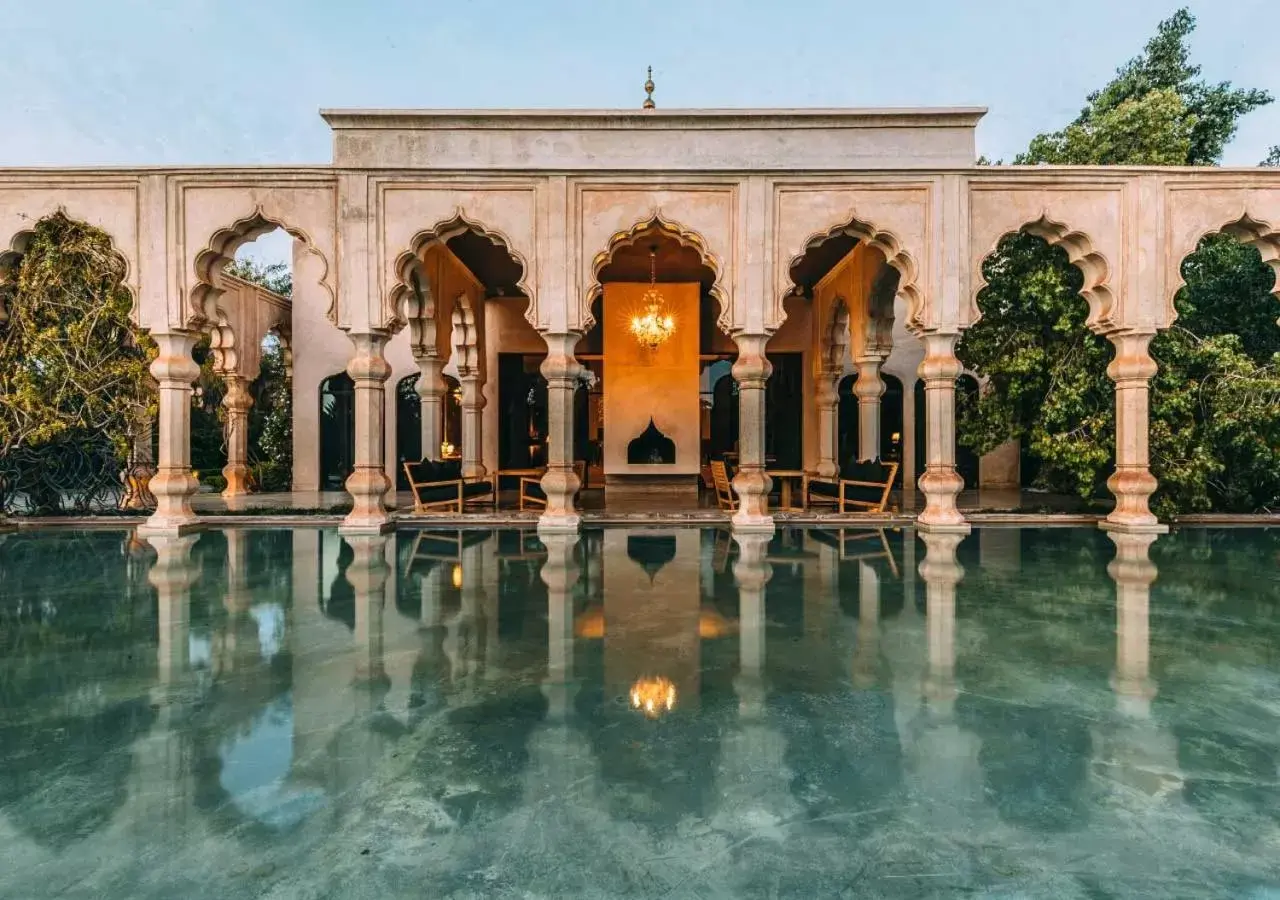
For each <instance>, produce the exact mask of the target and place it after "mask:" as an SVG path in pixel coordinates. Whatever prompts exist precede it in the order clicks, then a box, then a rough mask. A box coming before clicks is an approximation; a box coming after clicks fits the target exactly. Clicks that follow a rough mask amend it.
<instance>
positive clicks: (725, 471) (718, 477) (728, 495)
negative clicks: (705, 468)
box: [711, 459, 738, 512]
mask: <svg viewBox="0 0 1280 900" xmlns="http://www.w3.org/2000/svg"><path fill="white" fill-rule="evenodd" d="M711 480H712V482H713V483H714V484H715V486H716V503H718V504H720V508H721V509H722V510H724V511H725V512H737V511H738V498H737V496H736V495H735V494H734V493H733V478H732V476H731V475H730V474H729V467H728V465H726V464H725V461H724V460H722V459H713V460H711Z"/></svg>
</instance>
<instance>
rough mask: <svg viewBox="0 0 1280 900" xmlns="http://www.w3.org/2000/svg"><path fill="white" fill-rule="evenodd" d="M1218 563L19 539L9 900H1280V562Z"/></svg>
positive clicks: (11, 605) (1014, 539)
mask: <svg viewBox="0 0 1280 900" xmlns="http://www.w3.org/2000/svg"><path fill="white" fill-rule="evenodd" d="M1222 534H1224V533H1220V532H1182V533H1179V534H1175V535H1171V536H1167V537H1162V538H1160V539H1159V540H1156V539H1155V538H1154V537H1153V536H1151V535H1145V536H1131V535H1123V534H1110V535H1104V534H1102V533H1100V532H1093V531H1083V530H1061V529H1059V530H1043V531H1033V530H1017V529H1004V530H980V531H978V532H976V533H975V534H973V535H971V536H968V537H961V536H959V535H946V534H922V535H919V536H917V535H915V534H914V533H913V532H911V531H910V530H906V531H880V530H874V529H866V528H861V529H846V530H839V529H826V530H818V529H799V528H792V529H784V530H781V531H779V532H778V533H777V534H776V535H773V536H767V535H739V536H735V535H732V534H731V533H730V532H727V531H722V530H707V531H699V530H697V529H665V530H652V529H650V530H638V531H630V532H628V531H622V530H604V531H587V532H584V533H582V534H581V535H546V536H543V537H539V536H538V535H537V534H536V533H535V532H532V531H506V530H498V531H494V530H488V531H480V530H476V531H457V530H453V531H443V530H436V531H428V532H421V533H415V532H409V533H401V534H398V535H394V536H383V537H364V538H352V539H344V538H341V537H339V536H338V535H336V534H334V533H333V532H330V531H320V530H303V531H256V530H242V531H227V532H211V533H207V534H203V535H200V536H189V537H183V538H173V539H158V538H157V539H151V540H149V541H147V542H139V541H137V540H135V539H133V538H131V537H130V536H129V535H126V534H124V533H111V532H93V533H75V532H66V531H60V532H51V533H48V534H42V533H35V532H28V533H21V534H18V535H14V536H11V537H10V538H9V539H8V540H6V541H5V543H4V544H3V545H0V576H2V578H3V580H2V581H0V583H2V584H3V589H4V596H3V603H0V629H2V631H0V637H2V639H3V645H2V646H0V650H3V657H2V658H0V701H3V703H2V705H0V829H3V830H2V831H0V838H2V839H3V840H4V841H5V846H6V862H7V864H8V866H9V870H10V872H11V873H12V878H11V883H6V884H5V889H12V890H13V891H14V892H15V893H14V895H15V896H36V895H41V894H44V893H49V892H51V891H52V892H55V893H56V892H58V891H60V890H63V889H65V888H69V887H71V886H75V885H81V886H82V887H80V888H79V889H80V890H82V891H84V892H86V895H90V896H130V897H133V896H179V895H181V896H238V895H241V894H247V895H258V894H261V893H263V892H270V891H271V890H273V889H274V891H275V892H276V893H278V894H290V893H302V894H321V893H336V894H350V893H355V892H363V893H366V894H371V895H377V896H388V897H389V896H420V895H422V894H423V893H424V892H425V893H430V894H432V895H433V896H455V895H457V896H476V895H491V894H504V893H505V894H522V893H527V894H533V895H544V896H545V895H555V896H577V895H588V894H589V895H604V896H627V895H639V896H648V895H662V894H670V895H677V896H678V895H682V894H707V895H715V894H720V895H741V894H749V893H751V892H752V891H755V890H757V889H759V888H760V886H762V885H763V886H768V891H769V892H771V893H772V894H776V895H778V896H806V897H808V896H831V895H838V894H840V893H841V892H842V891H843V892H848V891H849V890H851V889H852V888H851V886H852V885H854V884H858V885H860V888H859V889H858V890H859V891H860V892H865V893H867V894H869V895H875V894H880V893H885V892H893V891H897V892H900V893H902V892H905V894H907V895H918V894H920V893H923V892H930V891H932V892H937V891H940V890H941V891H943V892H958V891H965V892H981V891H987V892H992V891H996V892H999V891H1004V892H1008V891H1011V890H1016V891H1021V892H1023V893H1028V894H1032V895H1040V896H1044V895H1067V896H1088V895H1096V896H1101V895H1111V896H1133V895H1140V894H1144V893H1151V890H1148V888H1150V887H1151V886H1153V885H1160V888H1159V889H1160V890H1166V892H1172V893H1173V894H1178V895H1181V894H1183V893H1191V894H1196V893H1208V894H1223V893H1229V892H1232V891H1234V892H1236V893H1240V892H1247V891H1250V890H1254V891H1263V890H1265V889H1268V888H1275V887H1276V885H1277V871H1276V866H1277V863H1276V855H1275V854H1274V853H1271V852H1269V848H1271V847H1272V846H1273V843H1274V840H1275V838H1276V835H1277V834H1280V813H1277V810H1278V809H1280V788H1277V778H1276V771H1277V766H1278V765H1280V738H1277V737H1276V735H1277V734H1280V728H1277V725H1278V724H1280V673H1277V671H1276V667H1275V664H1274V651H1273V649H1272V648H1273V647H1274V645H1275V640H1276V638H1277V637H1280V580H1278V579H1277V578H1276V577H1275V576H1274V575H1273V574H1272V572H1273V571H1274V560H1275V559H1276V551H1277V547H1280V541H1278V540H1277V538H1276V537H1275V535H1273V534H1272V533H1270V532H1241V531H1236V532H1232V533H1230V536H1229V539H1228V538H1227V537H1219V535H1222ZM68 571H76V572H84V573H86V574H85V576H84V577H83V578H81V579H70V580H69V579H67V578H66V576H65V573H66V572H68ZM1157 576H1158V577H1157ZM137 846H146V847H147V848H148V849H149V851H150V852H149V854H148V855H147V857H146V859H147V860H148V861H147V863H146V864H145V865H142V864H140V862H139V857H138V854H137V853H136V852H135V850H134V848H135V847H137ZM978 848H980V849H978ZM55 861H56V865H54V866H52V867H51V863H54V862H55ZM51 873H52V874H51ZM246 873H254V874H252V875H249V874H246ZM51 879H52V880H51ZM1158 879H1163V880H1158ZM1171 879H1172V881H1171Z"/></svg>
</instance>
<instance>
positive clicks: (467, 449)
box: [458, 374, 485, 478]
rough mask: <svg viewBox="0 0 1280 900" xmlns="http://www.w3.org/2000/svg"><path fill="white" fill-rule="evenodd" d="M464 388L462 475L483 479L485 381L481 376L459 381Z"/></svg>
mask: <svg viewBox="0 0 1280 900" xmlns="http://www.w3.org/2000/svg"><path fill="white" fill-rule="evenodd" d="M458 385H459V386H460V387H461V388H462V475H463V477H465V478H483V477H484V474H485V467H484V444H483V439H484V415H483V413H484V403H485V400H484V380H483V379H481V377H480V375H479V374H471V375H463V376H461V377H460V378H459V379H458Z"/></svg>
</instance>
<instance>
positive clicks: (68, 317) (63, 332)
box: [0, 213, 155, 512]
mask: <svg viewBox="0 0 1280 900" xmlns="http://www.w3.org/2000/svg"><path fill="white" fill-rule="evenodd" d="M124 274H125V266H124V261H123V260H122V259H121V257H120V256H119V255H118V254H117V253H116V252H115V251H114V249H113V248H112V246H111V240H110V238H109V237H108V236H107V235H106V234H105V233H104V232H102V231H101V230H99V229H97V228H94V227H92V226H89V225H86V224H84V223H83V222H77V221H74V220H72V219H69V218H68V217H67V216H65V215H63V214H62V213H57V214H55V215H53V216H50V217H48V218H46V219H43V220H41V221H40V222H38V223H36V225H35V227H34V229H33V231H32V233H31V236H30V240H29V241H28V242H27V244H26V248H25V252H24V254H23V256H22V258H21V262H20V263H19V264H18V265H17V267H16V269H13V270H10V271H9V272H8V273H7V276H6V277H4V278H3V280H2V281H0V307H2V308H3V309H4V310H5V313H6V315H5V316H4V317H3V321H0V507H7V508H12V507H13V506H14V505H16V504H19V503H21V504H23V505H24V506H25V508H27V509H28V510H30V511H32V512H58V511H62V510H64V509H67V508H73V509H77V510H81V511H83V510H87V509H91V508H96V507H100V506H101V505H102V504H103V503H104V502H105V501H106V500H107V499H108V498H109V497H110V496H112V495H114V494H116V493H117V492H118V491H119V488H120V483H121V482H120V475H121V473H122V472H123V470H124V469H125V467H126V464H127V461H128V459H129V457H130V453H131V451H132V449H133V447H134V445H135V442H136V441H137V439H138V438H139V436H140V434H141V433H142V431H141V429H142V428H143V427H144V426H143V423H145V422H147V421H149V418H150V416H152V415H154V412H155V406H154V404H155V385H154V382H153V381H152V379H151V376H150V373H149V372H148V365H149V362H150V359H151V358H152V357H153V353H152V350H153V345H152V344H151V342H150V341H149V340H148V339H145V338H140V337H139V336H138V335H137V333H136V332H135V330H134V327H133V324H132V322H131V318H130V317H131V313H132V310H133V299H132V297H131V296H130V294H129V291H128V289H127V288H126V287H124V284H123V280H124ZM59 473H61V474H62V475H63V476H66V477H67V478H69V479H70V482H69V483H65V484H59V483H57V481H56V478H55V476H57V475H58V474H59ZM72 476H74V477H72Z"/></svg>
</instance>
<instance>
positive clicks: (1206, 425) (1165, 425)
mask: <svg viewBox="0 0 1280 900" xmlns="http://www.w3.org/2000/svg"><path fill="white" fill-rule="evenodd" d="M1239 231H1240V229H1239V227H1238V226H1237V227H1235V228H1231V227H1229V229H1228V230H1227V231H1226V232H1223V233H1218V234H1213V235H1209V236H1207V237H1205V238H1204V239H1202V240H1201V241H1200V242H1199V244H1198V245H1197V247H1196V249H1195V251H1194V252H1192V253H1191V254H1189V255H1188V256H1187V257H1186V258H1185V259H1184V260H1183V261H1182V265H1181V275H1182V280H1183V286H1182V287H1181V288H1180V289H1179V290H1178V292H1177V294H1176V295H1175V297H1174V301H1173V303H1174V310H1175V311H1176V313H1177V319H1176V320H1175V321H1174V323H1173V325H1172V327H1170V328H1169V329H1167V330H1165V331H1163V332H1161V333H1160V334H1158V335H1157V336H1156V337H1155V338H1154V339H1153V340H1152V341H1151V345H1150V353H1151V356H1152V358H1153V359H1155V361H1156V362H1157V363H1158V365H1159V369H1158V371H1157V372H1156V375H1155V377H1153V378H1152V380H1151V398H1150V425H1149V429H1148V433H1149V436H1150V442H1149V447H1150V465H1151V473H1152V474H1153V475H1154V476H1155V477H1156V480H1157V482H1158V483H1159V487H1158V488H1157V490H1156V493H1155V494H1154V495H1153V496H1152V498H1151V504H1152V509H1153V511H1154V512H1155V513H1156V514H1157V515H1158V516H1160V517H1161V518H1165V517H1169V516H1173V515H1177V514H1179V513H1196V512H1210V511H1212V512H1225V513H1255V512H1273V511H1275V510H1276V509H1278V508H1280V404H1277V403H1276V402H1275V400H1276V398H1280V366H1278V365H1277V362H1276V360H1277V353H1280V326H1277V324H1276V318H1277V316H1280V304H1277V302H1276V295H1275V293H1274V292H1275V290H1276V288H1277V281H1276V272H1275V269H1274V265H1275V264H1274V263H1272V264H1270V265H1269V264H1268V263H1267V262H1265V261H1264V255H1263V253H1262V252H1260V250H1261V251H1265V252H1266V257H1269V258H1273V259H1275V258H1280V239H1277V238H1275V237H1274V236H1273V237H1272V238H1271V239H1270V242H1269V243H1268V240H1267V239H1266V238H1257V239H1255V240H1257V241H1258V242H1260V244H1261V246H1258V245H1251V243H1245V242H1242V240H1241V238H1244V239H1245V240H1248V239H1249V238H1251V237H1252V235H1249V234H1247V233H1245V234H1241V233H1239Z"/></svg>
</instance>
